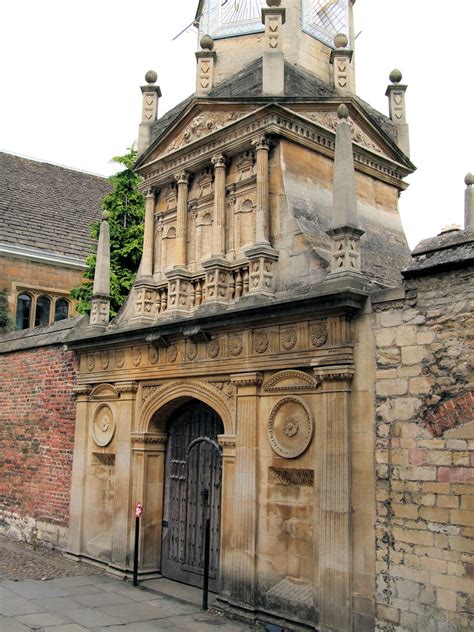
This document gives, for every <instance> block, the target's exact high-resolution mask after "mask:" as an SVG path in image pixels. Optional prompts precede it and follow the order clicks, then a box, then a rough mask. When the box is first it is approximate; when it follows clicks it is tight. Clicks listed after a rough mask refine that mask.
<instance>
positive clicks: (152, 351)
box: [148, 345, 160, 364]
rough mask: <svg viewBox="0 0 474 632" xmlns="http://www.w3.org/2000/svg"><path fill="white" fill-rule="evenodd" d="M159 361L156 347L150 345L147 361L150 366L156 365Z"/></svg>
mask: <svg viewBox="0 0 474 632" xmlns="http://www.w3.org/2000/svg"><path fill="white" fill-rule="evenodd" d="M159 359H160V352H159V351H158V349H157V348H156V347H154V346H153V345H150V346H149V347H148V361H149V362H150V364H158V360H159Z"/></svg>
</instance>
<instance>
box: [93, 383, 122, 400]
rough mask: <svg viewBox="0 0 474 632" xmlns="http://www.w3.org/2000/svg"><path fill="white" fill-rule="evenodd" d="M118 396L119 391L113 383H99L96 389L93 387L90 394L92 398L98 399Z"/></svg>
mask: <svg viewBox="0 0 474 632" xmlns="http://www.w3.org/2000/svg"><path fill="white" fill-rule="evenodd" d="M117 398H118V393H117V391H116V389H115V388H114V387H113V386H112V385H111V384H99V385H98V386H96V387H95V388H94V389H92V391H91V394H90V399H96V400H109V399H117Z"/></svg>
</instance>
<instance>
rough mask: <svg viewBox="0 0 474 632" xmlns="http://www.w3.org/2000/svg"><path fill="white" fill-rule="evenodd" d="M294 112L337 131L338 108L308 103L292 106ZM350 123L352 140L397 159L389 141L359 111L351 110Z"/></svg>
mask: <svg viewBox="0 0 474 632" xmlns="http://www.w3.org/2000/svg"><path fill="white" fill-rule="evenodd" d="M292 112H295V113H296V114H298V115H299V116H302V117H304V118H306V119H308V120H310V121H312V122H313V123H316V125H319V126H321V127H323V128H324V129H327V130H331V131H332V132H334V133H335V132H336V127H337V122H338V118H337V113H336V110H323V109H318V108H315V107H314V105H313V106H312V107H311V106H309V105H308V106H306V107H305V108H298V109H296V108H295V109H293V108H292ZM349 124H350V126H351V128H352V140H353V141H354V143H356V144H358V145H361V147H364V148H365V149H368V150H370V151H373V152H374V153H376V154H378V155H379V156H383V157H385V158H389V159H395V160H396V159H397V157H396V156H395V155H394V153H393V151H391V149H390V148H389V147H388V145H387V143H385V142H384V141H383V140H382V138H381V136H380V133H379V132H378V131H377V130H375V128H372V126H371V125H370V124H369V123H368V122H367V121H362V120H360V117H359V116H358V115H357V113H355V112H352V111H351V116H350V118H349Z"/></svg>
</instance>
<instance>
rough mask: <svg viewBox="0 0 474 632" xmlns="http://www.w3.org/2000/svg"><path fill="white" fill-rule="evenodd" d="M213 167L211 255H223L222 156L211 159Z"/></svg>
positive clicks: (223, 158)
mask: <svg viewBox="0 0 474 632" xmlns="http://www.w3.org/2000/svg"><path fill="white" fill-rule="evenodd" d="M212 164H213V165H214V223H213V226H212V255H213V256H217V257H223V256H224V255H225V175H226V159H225V157H224V156H223V155H222V154H217V155H216V156H213V157H212Z"/></svg>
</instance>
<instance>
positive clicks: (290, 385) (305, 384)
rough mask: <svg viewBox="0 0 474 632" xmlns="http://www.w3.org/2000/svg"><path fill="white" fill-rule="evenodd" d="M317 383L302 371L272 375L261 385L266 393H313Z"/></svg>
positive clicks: (281, 372) (288, 371) (280, 372)
mask: <svg viewBox="0 0 474 632" xmlns="http://www.w3.org/2000/svg"><path fill="white" fill-rule="evenodd" d="M317 387H318V382H317V380H315V379H314V378H313V377H311V375H308V374H307V373H304V372H303V371H296V370H287V371H279V372H278V373H275V374H274V375H272V376H271V377H270V378H269V379H268V380H267V381H266V382H265V383H264V385H263V390H264V391H265V392H267V393H300V392H301V391H315V390H316V388H317Z"/></svg>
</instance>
